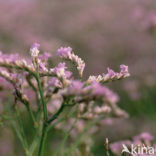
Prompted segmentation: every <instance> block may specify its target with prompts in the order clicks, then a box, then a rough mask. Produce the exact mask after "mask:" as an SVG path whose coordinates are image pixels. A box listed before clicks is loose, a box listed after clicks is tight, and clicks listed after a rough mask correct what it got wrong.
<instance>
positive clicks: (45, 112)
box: [36, 69, 48, 121]
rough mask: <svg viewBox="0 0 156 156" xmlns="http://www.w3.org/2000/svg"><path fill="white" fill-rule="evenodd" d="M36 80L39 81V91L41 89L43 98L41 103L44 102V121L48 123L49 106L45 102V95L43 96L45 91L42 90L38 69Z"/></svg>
mask: <svg viewBox="0 0 156 156" xmlns="http://www.w3.org/2000/svg"><path fill="white" fill-rule="evenodd" d="M36 80H37V84H38V89H39V92H40V97H41V101H42V106H43V113H44V120H45V121H47V120H48V112H47V106H46V102H45V99H44V95H43V90H42V86H41V82H40V76H39V72H38V69H37V73H36Z"/></svg>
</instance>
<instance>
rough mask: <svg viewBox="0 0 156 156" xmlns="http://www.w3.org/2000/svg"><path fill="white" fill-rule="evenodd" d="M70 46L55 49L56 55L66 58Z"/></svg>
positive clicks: (70, 49) (69, 51)
mask: <svg viewBox="0 0 156 156" xmlns="http://www.w3.org/2000/svg"><path fill="white" fill-rule="evenodd" d="M71 51H72V48H71V47H64V48H63V47H61V48H59V49H58V50H57V55H58V56H59V57H64V58H67V57H69V55H70V54H71Z"/></svg>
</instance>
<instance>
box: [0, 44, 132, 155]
mask: <svg viewBox="0 0 156 156" xmlns="http://www.w3.org/2000/svg"><path fill="white" fill-rule="evenodd" d="M39 48H40V45H39V44H37V43H35V44H33V45H32V47H31V48H30V55H31V58H30V59H28V58H25V59H24V58H23V59H22V58H21V57H20V56H19V55H18V54H10V55H7V54H3V53H2V52H1V53H0V76H1V78H2V80H3V85H4V86H5V87H4V88H3V91H7V90H9V88H11V89H13V97H14V100H13V102H12V101H11V102H10V103H11V106H10V107H11V115H12V118H11V119H10V122H11V125H12V127H13V128H14V130H15V132H16V134H17V136H18V138H19V140H20V142H21V144H22V147H23V149H24V151H25V155H26V156H33V155H36V153H37V155H38V156H43V155H44V152H45V151H44V147H45V143H46V139H47V136H48V132H49V131H52V130H54V129H55V130H63V129H64V130H65V133H63V134H64V138H63V139H62V141H60V144H59V145H58V146H57V148H56V150H54V151H53V153H52V154H51V155H55V156H56V155H61V154H60V151H62V150H64V151H63V153H64V154H63V155H81V154H82V151H83V153H85V154H84V155H92V154H91V150H90V147H91V145H92V140H91V137H89V136H90V135H91V134H93V133H95V132H97V131H98V129H99V128H100V126H99V124H100V121H101V120H102V119H104V118H106V117H107V116H109V117H110V116H112V117H128V114H127V113H126V112H125V111H124V110H122V109H121V108H119V107H118V105H117V102H118V100H119V97H118V95H117V94H116V93H114V92H113V91H111V90H110V89H109V88H107V87H106V83H108V82H111V81H116V80H120V79H123V78H126V77H128V76H130V74H129V71H128V66H126V65H121V66H120V71H119V72H115V71H113V70H112V69H110V68H107V73H103V74H101V75H98V76H89V77H88V79H86V80H84V78H83V72H84V68H85V62H84V61H83V60H82V59H81V58H80V57H78V56H77V55H75V54H74V52H73V51H72V48H70V47H61V48H60V49H58V50H57V56H58V57H59V58H60V59H61V60H62V61H61V62H60V63H59V64H58V65H56V66H54V67H51V65H50V63H49V61H48V60H50V61H51V60H52V59H53V58H52V57H51V55H50V54H49V53H43V54H41V53H40V50H39ZM66 61H68V62H71V64H73V65H74V66H75V67H76V69H77V71H78V75H79V78H74V74H73V73H72V72H71V71H70V70H69V69H70V68H68V67H67V65H66ZM2 80H1V81H2ZM8 86H9V87H8ZM8 92H9V91H8ZM4 101H5V102H6V101H7V100H6V99H5V100H4ZM23 110H26V112H27V113H28V114H29V116H30V118H31V120H32V127H33V130H34V133H33V134H32V135H34V136H33V137H32V138H31V141H28V138H27V137H26V135H25V129H24V127H23V122H22V119H21V114H22V112H23ZM84 133H86V135H85V136H83V134H84ZM82 136H83V137H82ZM69 137H70V140H71V142H72V143H71V145H70V146H69V148H63V147H64V146H65V143H66V141H67V140H68V138H69ZM80 144H82V145H83V150H82V149H81V148H79V146H78V145H80ZM108 155H109V153H108Z"/></svg>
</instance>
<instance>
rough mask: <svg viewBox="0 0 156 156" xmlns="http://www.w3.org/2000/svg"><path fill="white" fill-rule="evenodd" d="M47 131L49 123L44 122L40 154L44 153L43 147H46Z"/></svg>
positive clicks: (40, 155) (39, 155)
mask: <svg viewBox="0 0 156 156" xmlns="http://www.w3.org/2000/svg"><path fill="white" fill-rule="evenodd" d="M47 131H48V124H46V123H44V124H43V127H42V136H41V141H40V147H39V152H38V156H42V155H43V149H44V148H43V147H44V144H45V140H46V137H47Z"/></svg>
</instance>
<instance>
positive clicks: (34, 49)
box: [30, 43, 40, 58]
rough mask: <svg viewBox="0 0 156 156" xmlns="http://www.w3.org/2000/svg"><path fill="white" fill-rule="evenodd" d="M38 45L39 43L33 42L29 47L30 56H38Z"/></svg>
mask: <svg viewBox="0 0 156 156" xmlns="http://www.w3.org/2000/svg"><path fill="white" fill-rule="evenodd" d="M39 47H40V44H38V43H34V44H33V45H32V46H31V48H30V52H31V56H32V57H33V58H34V57H38V55H39Z"/></svg>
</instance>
